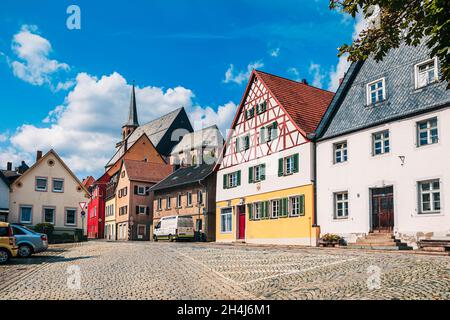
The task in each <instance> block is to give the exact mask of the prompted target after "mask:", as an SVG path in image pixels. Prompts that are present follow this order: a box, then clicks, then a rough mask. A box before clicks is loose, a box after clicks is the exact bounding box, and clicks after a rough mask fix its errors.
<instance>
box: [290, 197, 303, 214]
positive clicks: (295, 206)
mask: <svg viewBox="0 0 450 320" xmlns="http://www.w3.org/2000/svg"><path fill="white" fill-rule="evenodd" d="M304 215H305V196H304V195H301V196H295V197H290V198H289V216H291V217H298V216H304Z"/></svg>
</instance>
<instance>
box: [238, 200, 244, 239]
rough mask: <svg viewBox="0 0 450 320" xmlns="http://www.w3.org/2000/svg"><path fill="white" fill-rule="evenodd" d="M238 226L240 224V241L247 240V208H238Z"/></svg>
mask: <svg viewBox="0 0 450 320" xmlns="http://www.w3.org/2000/svg"><path fill="white" fill-rule="evenodd" d="M237 208H238V221H239V222H238V224H239V232H238V239H239V240H244V239H245V206H238V207H237Z"/></svg>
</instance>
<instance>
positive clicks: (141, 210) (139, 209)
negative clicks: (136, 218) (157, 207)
mask: <svg viewBox="0 0 450 320" xmlns="http://www.w3.org/2000/svg"><path fill="white" fill-rule="evenodd" d="M136 209H137V210H136V211H137V214H147V206H137V208H136Z"/></svg>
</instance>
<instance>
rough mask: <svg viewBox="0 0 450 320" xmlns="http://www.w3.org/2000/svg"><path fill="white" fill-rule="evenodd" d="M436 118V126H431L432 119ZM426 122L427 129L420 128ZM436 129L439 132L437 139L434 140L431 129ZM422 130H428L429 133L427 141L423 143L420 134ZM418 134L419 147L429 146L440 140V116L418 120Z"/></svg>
mask: <svg viewBox="0 0 450 320" xmlns="http://www.w3.org/2000/svg"><path fill="white" fill-rule="evenodd" d="M433 120H436V126H435V127H431V121H433ZM423 123H426V125H427V127H426V128H425V129H420V125H421V124H423ZM434 129H436V132H437V139H436V142H433V139H432V135H431V131H432V130H434ZM422 132H426V133H427V143H425V144H421V139H420V134H421V133H422ZM416 135H417V138H416V139H417V147H423V146H429V145H432V144H436V143H438V142H439V124H438V118H437V117H432V118H429V119H425V120H422V121H417V123H416Z"/></svg>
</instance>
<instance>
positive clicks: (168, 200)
mask: <svg viewBox="0 0 450 320" xmlns="http://www.w3.org/2000/svg"><path fill="white" fill-rule="evenodd" d="M170 209H172V197H171V196H167V197H166V210H170Z"/></svg>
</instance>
